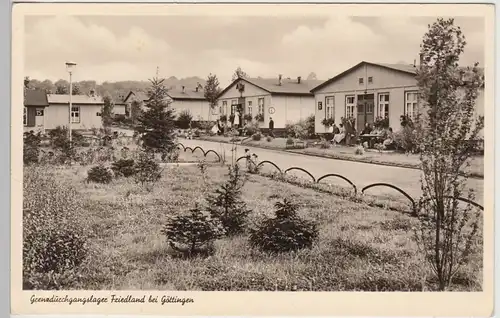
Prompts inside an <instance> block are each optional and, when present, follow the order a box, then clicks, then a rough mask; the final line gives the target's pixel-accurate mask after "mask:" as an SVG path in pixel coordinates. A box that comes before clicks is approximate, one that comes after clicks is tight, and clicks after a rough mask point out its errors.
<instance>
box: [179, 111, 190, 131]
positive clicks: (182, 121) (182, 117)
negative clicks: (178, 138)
mask: <svg viewBox="0 0 500 318" xmlns="http://www.w3.org/2000/svg"><path fill="white" fill-rule="evenodd" d="M191 121H193V115H191V113H190V112H189V110H183V111H181V112H180V114H179V116H177V127H179V128H181V129H188V128H189V124H190V123H191Z"/></svg>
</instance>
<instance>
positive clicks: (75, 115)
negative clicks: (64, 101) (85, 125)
mask: <svg viewBox="0 0 500 318" xmlns="http://www.w3.org/2000/svg"><path fill="white" fill-rule="evenodd" d="M71 122H72V123H79V122H80V107H79V106H76V107H75V106H73V107H71Z"/></svg>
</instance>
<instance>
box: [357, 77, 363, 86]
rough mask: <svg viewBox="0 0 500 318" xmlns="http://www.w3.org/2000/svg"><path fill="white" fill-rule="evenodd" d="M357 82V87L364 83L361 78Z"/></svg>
mask: <svg viewBox="0 0 500 318" xmlns="http://www.w3.org/2000/svg"><path fill="white" fill-rule="evenodd" d="M358 81H359V85H361V84H363V83H364V81H363V78H362V77H360V78H359V79H358Z"/></svg>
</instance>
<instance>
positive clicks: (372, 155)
mask: <svg viewBox="0 0 500 318" xmlns="http://www.w3.org/2000/svg"><path fill="white" fill-rule="evenodd" d="M203 139H205V140H212V141H217V142H230V138H229V137H223V136H212V137H208V136H204V137H203ZM243 144H244V145H248V146H254V147H261V148H269V149H276V150H287V151H291V152H295V153H302V154H306V155H315V156H321V157H328V158H332V159H344V160H353V161H360V162H367V163H376V164H385V165H393V166H401V167H407V168H418V167H419V166H420V159H419V156H418V155H413V154H409V155H406V154H402V153H398V152H382V153H381V152H378V151H366V152H365V153H364V154H363V155H355V154H354V148H353V147H346V146H336V147H333V146H332V147H331V148H329V149H320V148H319V147H307V148H305V149H286V138H273V139H272V140H271V141H267V140H266V138H265V137H262V139H261V140H259V141H255V140H252V139H251V138H250V139H246V140H245V141H244V142H243ZM465 171H466V172H467V173H468V174H469V175H471V176H474V177H480V178H482V177H484V157H483V156H475V157H474V158H473V159H472V160H471V165H470V167H469V168H468V169H467V170H465Z"/></svg>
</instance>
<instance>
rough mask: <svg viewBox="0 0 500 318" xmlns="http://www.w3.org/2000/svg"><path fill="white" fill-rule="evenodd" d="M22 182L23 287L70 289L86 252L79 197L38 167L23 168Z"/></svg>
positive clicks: (75, 282)
mask: <svg viewBox="0 0 500 318" xmlns="http://www.w3.org/2000/svg"><path fill="white" fill-rule="evenodd" d="M23 179H24V182H23V287H24V289H44V290H49V289H68V288H70V287H74V286H75V285H76V284H77V283H78V281H79V279H80V275H79V274H80V273H81V266H82V263H83V262H84V261H85V259H86V257H87V256H88V254H89V252H90V250H89V248H88V246H87V241H88V237H87V236H86V233H87V232H88V231H87V229H86V228H85V227H84V226H83V225H82V223H80V222H79V221H78V216H81V215H83V214H84V212H85V211H84V209H83V201H82V198H81V197H80V195H79V193H78V192H77V191H76V189H74V188H73V187H71V186H69V185H67V184H66V183H65V182H56V181H55V180H54V179H53V177H51V176H50V175H48V174H46V172H44V171H43V170H41V169H40V168H31V167H30V168H25V173H24V176H23Z"/></svg>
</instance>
